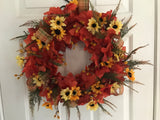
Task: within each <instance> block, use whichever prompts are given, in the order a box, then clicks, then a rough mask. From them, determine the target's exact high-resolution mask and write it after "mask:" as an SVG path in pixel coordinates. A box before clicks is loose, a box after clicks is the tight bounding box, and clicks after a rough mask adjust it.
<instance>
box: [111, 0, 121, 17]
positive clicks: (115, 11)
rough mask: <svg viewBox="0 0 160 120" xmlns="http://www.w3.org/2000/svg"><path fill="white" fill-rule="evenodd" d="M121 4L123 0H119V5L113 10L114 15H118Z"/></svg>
mask: <svg viewBox="0 0 160 120" xmlns="http://www.w3.org/2000/svg"><path fill="white" fill-rule="evenodd" d="M120 4H121V0H119V3H118V5H117V7H116V9H115V10H114V11H113V13H112V16H116V15H117V12H118V10H119V7H120Z"/></svg>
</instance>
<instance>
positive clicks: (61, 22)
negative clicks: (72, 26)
mask: <svg viewBox="0 0 160 120" xmlns="http://www.w3.org/2000/svg"><path fill="white" fill-rule="evenodd" d="M64 21H65V18H64V17H59V16H56V18H55V19H54V20H50V26H51V28H53V29H56V28H57V27H63V26H66V24H65V23H64Z"/></svg>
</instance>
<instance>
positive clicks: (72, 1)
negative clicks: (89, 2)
mask: <svg viewBox="0 0 160 120" xmlns="http://www.w3.org/2000/svg"><path fill="white" fill-rule="evenodd" d="M70 3H73V4H75V5H78V1H77V0H71V1H70Z"/></svg>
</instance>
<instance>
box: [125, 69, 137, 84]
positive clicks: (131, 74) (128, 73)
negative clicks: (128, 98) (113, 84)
mask: <svg viewBox="0 0 160 120" xmlns="http://www.w3.org/2000/svg"><path fill="white" fill-rule="evenodd" d="M126 73H127V77H128V78H129V79H130V80H131V81H132V82H133V81H134V80H135V77H134V71H133V69H129V68H126Z"/></svg>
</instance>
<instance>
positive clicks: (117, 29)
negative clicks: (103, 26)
mask: <svg viewBox="0 0 160 120" xmlns="http://www.w3.org/2000/svg"><path fill="white" fill-rule="evenodd" d="M122 26H123V24H122V23H121V21H118V20H113V21H111V23H110V25H109V27H108V28H107V29H114V30H115V32H116V34H118V33H119V32H120V31H121V29H122Z"/></svg>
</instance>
